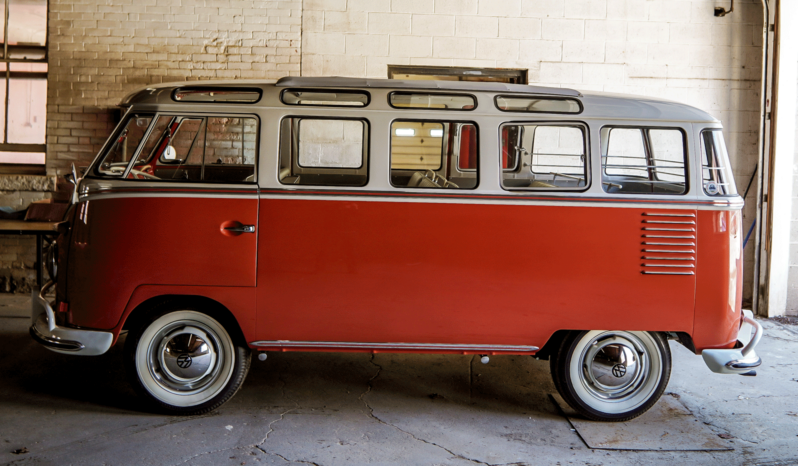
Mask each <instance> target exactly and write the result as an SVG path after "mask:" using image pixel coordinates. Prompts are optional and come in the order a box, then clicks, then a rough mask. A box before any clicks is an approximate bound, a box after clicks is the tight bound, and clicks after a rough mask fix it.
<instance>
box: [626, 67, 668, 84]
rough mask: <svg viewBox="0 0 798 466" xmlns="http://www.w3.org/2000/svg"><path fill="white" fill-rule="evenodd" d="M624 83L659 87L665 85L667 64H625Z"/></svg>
mask: <svg viewBox="0 0 798 466" xmlns="http://www.w3.org/2000/svg"><path fill="white" fill-rule="evenodd" d="M624 71H625V73H626V79H625V80H624V83H625V84H627V85H632V86H646V87H649V88H660V87H665V86H666V78H667V77H668V67H667V65H625V66H624Z"/></svg>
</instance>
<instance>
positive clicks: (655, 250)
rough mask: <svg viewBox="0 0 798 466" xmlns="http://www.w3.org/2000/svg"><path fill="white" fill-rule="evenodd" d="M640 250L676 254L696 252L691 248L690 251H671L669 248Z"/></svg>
mask: <svg viewBox="0 0 798 466" xmlns="http://www.w3.org/2000/svg"><path fill="white" fill-rule="evenodd" d="M640 252H672V253H675V254H695V250H693V249H690V250H689V251H670V250H667V249H641V250H640Z"/></svg>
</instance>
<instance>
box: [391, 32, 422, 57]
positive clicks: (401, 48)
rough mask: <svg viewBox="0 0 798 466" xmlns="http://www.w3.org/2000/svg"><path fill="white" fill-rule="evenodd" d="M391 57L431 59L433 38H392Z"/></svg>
mask: <svg viewBox="0 0 798 466" xmlns="http://www.w3.org/2000/svg"><path fill="white" fill-rule="evenodd" d="M389 55H390V56H392V57H430V56H432V37H422V36H391V40H390V53H389Z"/></svg>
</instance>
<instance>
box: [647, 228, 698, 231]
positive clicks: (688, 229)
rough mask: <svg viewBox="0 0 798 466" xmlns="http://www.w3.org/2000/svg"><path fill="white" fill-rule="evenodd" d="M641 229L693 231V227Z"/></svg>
mask: <svg viewBox="0 0 798 466" xmlns="http://www.w3.org/2000/svg"><path fill="white" fill-rule="evenodd" d="M643 231H695V228H643Z"/></svg>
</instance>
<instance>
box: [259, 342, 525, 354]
mask: <svg viewBox="0 0 798 466" xmlns="http://www.w3.org/2000/svg"><path fill="white" fill-rule="evenodd" d="M250 345H252V346H259V347H271V348H331V349H379V350H392V349H393V350H433V351H435V350H437V351H484V352H527V351H537V350H539V349H540V348H538V347H537V346H515V345H470V344H459V343H365V342H353V341H289V340H271V341H269V340H263V341H253V342H251V343H250Z"/></svg>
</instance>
